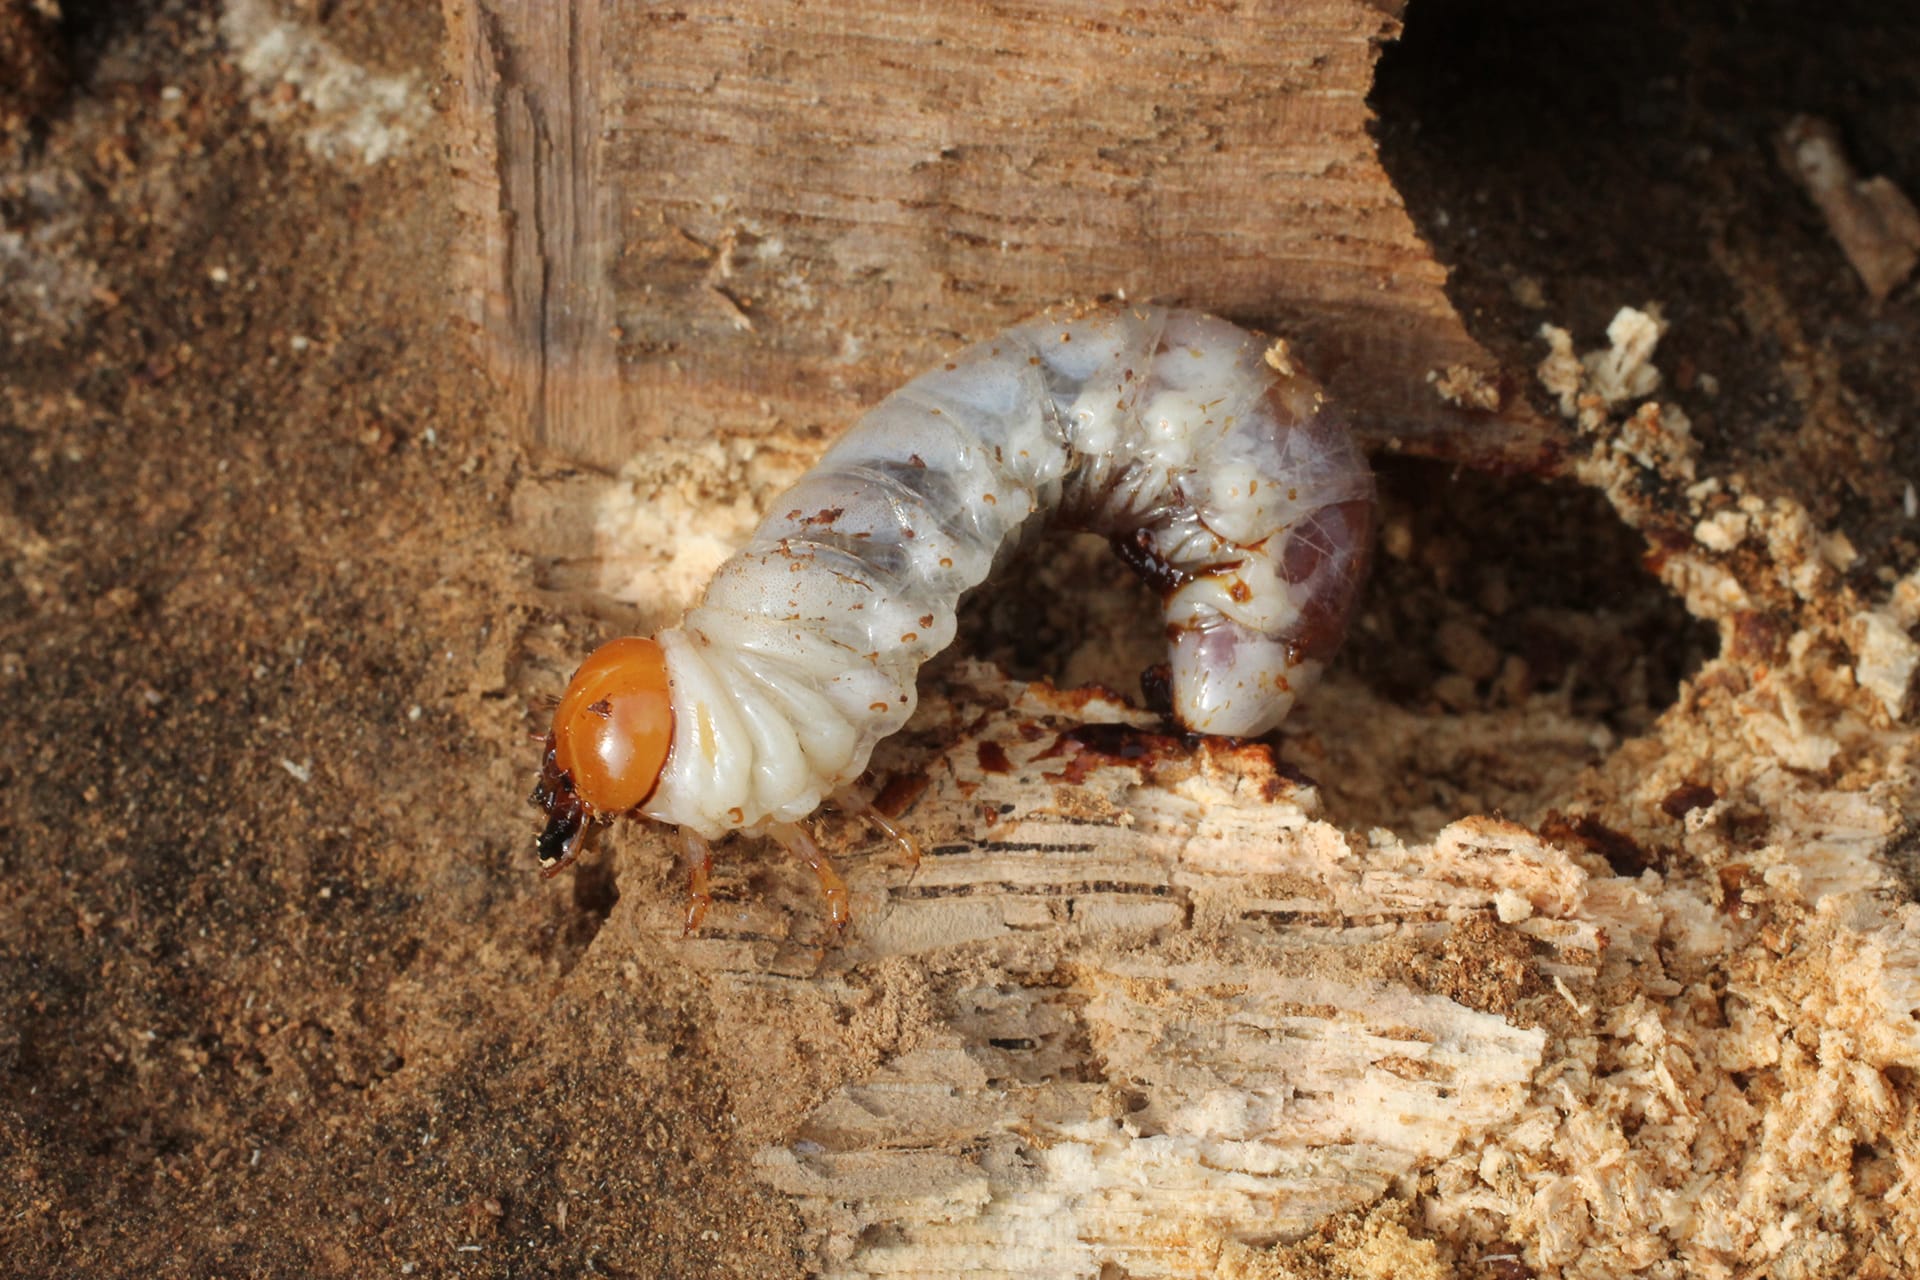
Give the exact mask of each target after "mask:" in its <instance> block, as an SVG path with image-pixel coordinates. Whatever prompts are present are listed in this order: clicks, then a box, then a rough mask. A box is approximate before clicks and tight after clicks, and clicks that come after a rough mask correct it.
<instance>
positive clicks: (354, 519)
mask: <svg viewBox="0 0 1920 1280" xmlns="http://www.w3.org/2000/svg"><path fill="white" fill-rule="evenodd" d="M351 16H352V15H350V14H348V13H346V12H345V11H344V9H343V10H342V12H341V13H339V14H337V15H336V16H335V19H334V21H333V22H332V23H330V24H329V25H330V27H331V26H338V27H339V28H341V30H342V31H343V33H344V34H346V35H347V36H348V38H349V39H351V33H352V32H353V30H355V28H356V26H357V25H359V24H360V23H362V22H364V20H365V19H366V15H365V14H361V15H360V17H359V19H357V20H355V21H349V20H348V19H349V18H350V17H351ZM217 17H218V14H217V13H216V11H214V10H213V9H211V8H210V7H208V6H196V5H163V6H150V7H146V8H143V9H140V10H138V11H136V12H132V13H125V14H122V15H120V16H117V17H113V18H108V17H106V16H105V15H101V16H100V17H99V18H98V20H97V22H95V23H92V24H89V25H86V26H84V27H83V28H82V29H80V30H78V31H76V32H75V36H74V43H75V45H76V49H75V52H74V62H75V64H76V65H77V66H79V67H80V68H82V69H83V72H84V76H83V80H82V82H81V84H80V85H79V86H77V88H76V90H75V92H74V94H73V95H72V96H71V97H70V98H68V99H67V100H66V103H65V105H64V107H63V109H62V111H61V113H60V114H59V115H57V116H56V117H54V118H52V119H51V120H49V121H46V122H44V123H43V124H41V125H39V126H37V127H36V128H35V129H34V131H33V133H32V135H31V136H30V137H28V138H26V139H24V140H21V139H20V138H19V136H18V135H15V139H16V143H18V144H19V145H16V147H15V148H14V151H13V154H12V155H11V156H10V158H9V164H8V166H7V168H6V169H5V170H4V171H3V172H0V210H4V215H5V216H4V221H5V229H6V230H9V231H16V230H17V231H20V232H23V233H24V236H25V237H26V244H25V246H24V247H23V248H20V249H15V250H0V279H4V280H5V281H6V282H7V284H8V288H7V289H6V291H5V293H4V295H0V296H3V298H4V301H0V307H4V311H3V312H0V315H3V316H4V324H3V325H0V369H4V370H5V377H4V384H3V385H4V391H3V392H0V394H3V395H4V399H3V400H0V454H4V456H5V458H6V464H5V467H4V479H3V480H0V486H4V487H3V488H0V495H3V496H0V537H4V543H5V559H6V565H7V571H6V572H5V573H4V574H0V672H3V673H4V674H0V682H3V683H0V688H3V689H4V692H3V693H0V735H4V738H5V740H6V741H7V743H8V744H9V745H8V748H7V750H6V752H5V753H4V756H3V757H0V873H3V874H0V902H3V903H4V907H0V920H4V928H0V972H4V973H5V975H6V978H5V995H4V997H0V1000H3V1001H4V1003H3V1005H0V1007H4V1010H5V1013H4V1017H3V1018H0V1065H3V1066H4V1072H3V1073H0V1082H3V1083H0V1088H4V1091H5V1093H4V1104H3V1105H0V1115H4V1117H5V1119H4V1126H5V1131H4V1133H0V1152H4V1153H5V1155H4V1171H0V1188H4V1190H0V1204H4V1205H5V1206H6V1212H5V1214H4V1218H3V1219H0V1259H4V1261H0V1271H4V1272H7V1273H9V1274H16V1275H44V1274H51V1273H53V1272H54V1271H56V1270H63V1271H69V1272H78V1273H82V1274H101V1275H104V1274H121V1275H206V1274H210V1273H222V1274H277V1275H296V1274H365V1273H367V1272H369V1271H377V1272H379V1273H382V1274H399V1273H401V1272H402V1271H404V1270H409V1269H410V1270H411V1271H412V1272H413V1273H415V1274H507V1273H511V1274H521V1275H525V1274H542V1273H562V1272H564V1273H577V1272H578V1270H579V1269H581V1268H582V1267H586V1268H590V1269H597V1270H598V1271H600V1272H601V1273H604V1274H647V1275H670V1274H697V1273H702V1274H714V1273H734V1274H742V1275H747V1274H754V1275H780V1274H790V1273H793V1272H794V1270H795V1263H794V1259H793V1254H792V1252H791V1245H790V1244H789V1243H788V1238H789V1236H790V1235H791V1215H790V1213H789V1212H788V1211H786V1210H784V1209H783V1208H782V1207H781V1206H780V1205H779V1204H778V1203H777V1202H776V1201H774V1200H773V1199H772V1197H771V1196H769V1195H767V1194H765V1193H763V1192H760V1191H758V1190H756V1188H755V1185H754V1184H753V1183H752V1182H751V1181H749V1180H746V1179H744V1178H743V1177H742V1176H741V1175H740V1172H739V1169H738V1168H737V1159H738V1158H737V1156H736V1155H735V1147H734V1145H733V1144H731V1143H730V1141H729V1133H730V1130H731V1127H732V1125H733V1120H732V1118H731V1117H730V1114H729V1106H730V1103H729V1096H730V1090H729V1087H728V1082H727V1081H726V1080H725V1079H723V1078H719V1077H718V1076H717V1075H716V1071H715V1068H714V1066H713V1062H714V1058H713V1055H711V1054H710V1053H706V1052H702V1051H701V1046H702V1045H703V1043H706V1042H707V1041H708V1040H709V1038H710V1037H712V1036H714V1035H716V1034H719V1033H718V1032H717V1031H716V1030H715V1029H714V1028H712V1027H710V1026H709V1025H708V1024H707V1020H706V1018H705V1011H704V1010H703V1008H702V1005H701V1000H700V996H699V992H698V990H697V989H696V988H695V986H694V985H693V984H692V983H691V981H690V980H689V979H688V978H687V976H686V975H685V972H684V970H682V969H679V968H678V967H676V966H667V967H664V968H661V969H659V970H658V971H656V970H655V968H654V966H653V961H652V959H650V958H649V957H648V956H647V955H645V954H640V955H635V956H631V957H625V958H623V961H624V964H625V965H626V966H627V969H628V971H629V972H630V973H631V972H632V971H633V968H634V966H638V972H637V973H632V976H622V975H621V974H620V973H618V972H616V971H615V970H614V969H613V968H612V967H611V966H612V960H611V959H610V958H596V959H595V960H592V961H587V960H585V947H586V944H587V942H588V941H589V940H590V939H591V937H592V935H593V933H594V931H595V929H596V927H597V925H598V922H599V921H600V920H601V919H602V918H604V916H605V914H606V912H607V910H608V909H609V908H610V907H611V905H612V904H611V902H610V901H609V900H608V899H607V897H606V895H605V892H604V890H605V889H606V882H604V881H601V882H600V887H598V888H596V887H595V882H594V881H592V880H591V879H585V880H582V881H580V882H578V883H570V882H565V881H561V882H554V883H544V882H542V881H541V880H540V879H539V878H538V876H537V875H535V874H533V873H532V871H531V869H530V865H529V862H528V858H527V852H528V848H529V847H530V846H528V845H527V838H528V833H529V831H530V823H531V821H532V819H533V814H532V812H531V810H529V809H527V808H526V807H525V793H526V791H527V790H528V789H529V787H530V785H531V783H530V779H531V776H532V775H531V773H530V771H529V770H530V767H531V765H532V762H533V759H534V755H533V747H532V744H531V743H529V742H526V741H525V737H526V735H527V733H528V732H529V730H530V728H531V726H532V724H533V723H534V721H535V719H536V718H537V714H538V711H539V708H538V707H537V706H536V705H533V704H531V702H530V701H529V700H527V699H525V698H523V697H522V696H521V694H520V693H519V692H518V691H517V688H516V686H515V684H514V680H513V676H512V668H513V665H514V663H515V661H516V659H515V656H514V655H515V652H516V645H517V643H518V638H519V636H520V633H521V632H522V630H523V629H525V628H526V627H527V626H528V625H529V622H530V619H531V617H532V606H531V605H530V603H529V602H530V600H531V598H532V592H531V590H530V586H529V583H528V578H527V574H526V572H525V566H524V563H523V562H522V561H521V560H520V559H519V558H518V557H517V556H515V555H514V554H513V553H512V552H510V551H509V550H508V549H507V548H508V545H509V539H508V537H507V533H506V530H505V528H504V527H503V525H504V511H505V505H506V493H507V490H508V486H509V485H510V483H511V481H512V479H513V477H514V475H515V472H516V468H517V467H518V466H519V459H518V457H517V455H516V453H515V451H514V449H513V448H512V447H511V446H510V445H509V443H508V438H507V434H506V430H505V424H503V423H501V422H499V421H498V420H497V419H496V418H495V417H494V416H493V415H492V413H491V411H490V407H489V401H488V396H487V393H486V389H485V388H484V387H483V386H481V385H479V383H478V382H477V381H476V379H475V378H474V376H473V375H472V373H471V371H470V360H469V357H468V355H467V351H466V348H465V346H464V342H465V335H464V333H463V332H461V331H460V329H459V328H458V327H457V326H456V325H454V324H453V323H451V322H450V321H449V319H448V317H449V316H450V315H451V314H452V311H453V308H452V306H451V305H450V303H449V299H448V298H447V296H446V294H445V291H444V290H445V284H444V274H443V273H442V272H440V271H438V270H436V269H434V268H433V266H432V264H433V263H436V262H441V261H444V260H445V258H446V256H447V253H448V248H447V246H448V242H449V238H450V237H451V236H452V235H453V234H454V233H455V228H454V227H453V225H452V222H451V219H450V217H449V215H448V213H447V208H448V200H447V193H446V178H445V166H444V164H443V163H442V162H441V160H440V157H439V156H438V155H437V154H436V152H435V151H434V149H433V148H432V146H431V145H426V146H421V147H419V148H418V149H417V150H415V151H413V152H411V153H409V154H407V155H405V156H404V157H403V158H401V159H400V160H397V161H395V162H390V163H385V164H381V165H377V166H359V167H357V168H356V167H349V168H343V167H341V166H339V165H336V164H332V163H329V162H327V161H325V160H323V159H320V158H317V157H315V156H313V155H311V154H309V152H308V151H307V149H306V148H305V147H303V146H302V145H301V142H300V139H299V137H298V135H297V133H296V132H295V129H296V128H297V127H298V126H299V125H300V124H301V123H302V118H301V117H300V116H299V115H298V114H296V115H295V116H293V117H291V118H290V119H289V121H288V122H287V123H286V124H274V123H269V122H264V121H262V120H259V119H256V118H255V115H254V112H253V110H252V108H254V107H255V106H256V105H258V103H259V100H260V96H261V95H260V94H259V93H257V92H256V91H255V90H253V89H250V88H249V86H248V85H247V83H246V82H245V80H244V78H243V77H242V75H241V74H240V73H239V72H238V71H237V70H236V68H235V66H234V64H233V62H232V60H231V56H230V53H229V52H228V50H227V49H226V47H225V46H224V44H223V42H222V40H221V39H220V36H219V31H218V25H217ZM380 23H381V25H382V28H383V33H382V35H381V37H380V38H379V39H371V38H369V39H366V40H365V41H363V43H364V44H365V45H367V46H368V47H369V48H374V47H378V48H384V49H386V50H388V51H389V53H388V55H387V56H388V57H392V54H391V51H392V50H393V49H396V48H397V49H400V50H403V51H405V55H406V59H407V60H403V61H402V62H401V63H400V67H401V69H407V70H411V71H412V72H413V73H414V74H415V75H417V76H420V77H421V78H422V83H424V84H428V85H430V84H431V82H432V80H433V78H434V76H435V75H436V72H435V69H434V65H433V62H432V59H433V58H434V57H435V56H436V48H437V40H438V12H437V7H436V6H434V5H431V4H414V5H409V6H404V7H398V8H396V7H390V6H383V7H381V11H380ZM608 1024H612V1025H617V1026H619V1027H624V1028H627V1029H628V1030H627V1031H626V1032H625V1033H622V1034H615V1035H611V1036H602V1035H596V1034H592V1033H591V1031H590V1028H592V1027H595V1026H605V1025H608Z"/></svg>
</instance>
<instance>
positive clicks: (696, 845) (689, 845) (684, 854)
mask: <svg viewBox="0 0 1920 1280" xmlns="http://www.w3.org/2000/svg"><path fill="white" fill-rule="evenodd" d="M680 864H681V865H682V866H684V867H685V868H686V869H687V918H686V922H685V923H684V924H683V925H682V926H681V928H680V936H681V937H683V938H688V937H692V936H693V934H694V932H695V930H697V929H699V927H700V922H701V921H702V920H705V919H706V918H707V909H708V908H710V907H711V906H713V890H712V878H713V846H712V845H709V844H708V843H707V842H706V841H705V840H702V839H701V838H700V837H699V836H697V835H695V834H694V833H693V832H691V831H689V830H687V829H686V828H685V827H681V828H680Z"/></svg>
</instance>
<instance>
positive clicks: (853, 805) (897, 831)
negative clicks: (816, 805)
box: [832, 787, 920, 868]
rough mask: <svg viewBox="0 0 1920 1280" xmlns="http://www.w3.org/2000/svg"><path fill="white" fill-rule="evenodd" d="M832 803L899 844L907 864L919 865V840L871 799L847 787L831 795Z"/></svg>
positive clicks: (916, 866)
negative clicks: (874, 804) (894, 821)
mask: <svg viewBox="0 0 1920 1280" xmlns="http://www.w3.org/2000/svg"><path fill="white" fill-rule="evenodd" d="M832 803H834V804H836V805H838V806H839V807H840V808H842V809H845V810H846V811H847V812H848V813H851V814H853V815H854V816H856V817H858V818H862V819H864V820H865V821H866V822H867V823H868V824H869V825H871V826H872V827H874V828H875V829H876V830H878V831H879V832H880V834H881V835H883V836H885V837H886V838H887V839H889V840H891V841H893V842H894V843H895V844H897V845H899V846H900V851H901V852H902V853H904V854H906V855H907V862H908V863H909V864H911V865H912V866H913V867H915V868H918V867H919V865H920V842H919V841H917V840H915V839H914V838H913V837H912V836H910V835H908V834H907V833H906V832H905V831H904V830H902V829H901V828H900V827H897V826H895V825H894V824H893V820H892V819H890V818H888V817H887V815H886V814H884V813H881V812H880V811H879V810H878V809H876V808H874V807H873V802H872V801H871V800H869V799H867V798H866V797H865V796H863V795H861V794H860V793H859V792H858V791H855V790H854V789H853V788H851V787H848V788H847V789H846V790H845V791H841V792H839V793H838V794H836V795H835V796H834V797H833V800H832Z"/></svg>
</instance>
